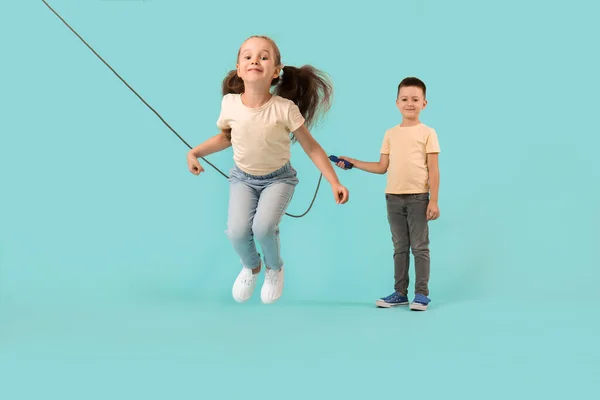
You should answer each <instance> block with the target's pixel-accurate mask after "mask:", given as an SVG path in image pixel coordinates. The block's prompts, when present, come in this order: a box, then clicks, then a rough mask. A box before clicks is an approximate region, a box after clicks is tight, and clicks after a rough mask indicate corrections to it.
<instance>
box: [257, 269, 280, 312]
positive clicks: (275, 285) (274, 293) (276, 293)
mask: <svg viewBox="0 0 600 400" xmlns="http://www.w3.org/2000/svg"><path fill="white" fill-rule="evenodd" d="M282 292H283V267H281V269H280V270H275V269H269V268H267V271H266V272H265V282H264V283H263V286H262V289H261V291H260V297H261V300H262V302H263V303H265V304H271V303H275V302H276V301H277V300H279V298H280V297H281V293H282Z"/></svg>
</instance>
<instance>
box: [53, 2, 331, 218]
mask: <svg viewBox="0 0 600 400" xmlns="http://www.w3.org/2000/svg"><path fill="white" fill-rule="evenodd" d="M42 2H43V3H44V4H45V5H46V6H47V7H48V8H49V9H50V11H52V12H53V13H54V14H55V15H56V16H57V17H58V18H59V19H60V20H61V21H62V22H63V23H64V24H65V25H66V26H67V28H69V29H70V30H71V32H73V33H74V34H75V35H76V36H77V37H78V38H79V39H80V40H81V41H82V42H83V44H85V45H86V46H87V47H88V48H89V49H90V50H91V51H92V53H94V54H95V55H96V57H98V58H99V59H100V61H102V62H103V63H104V64H105V65H106V66H107V67H108V68H109V69H110V70H111V71H112V72H113V73H114V74H115V75H116V76H117V78H119V79H120V80H121V82H123V83H124V84H125V86H127V87H128V88H129V90H131V91H132V92H133V93H134V94H135V95H136V96H137V97H138V98H139V99H140V100H141V101H142V103H144V104H145V105H146V107H148V108H149V109H150V110H151V111H152V112H153V113H154V114H156V116H157V117H158V118H159V119H160V120H161V121H162V123H163V124H165V125H166V127H167V128H169V129H170V130H171V132H173V133H174V134H175V135H176V136H177V137H178V138H179V140H181V141H182V142H183V143H184V144H185V145H186V146H187V147H188V148H189V149H190V150H191V149H192V146H190V145H189V144H188V143H187V142H186V141H185V140H184V139H183V138H182V137H181V136H180V135H179V134H178V133H177V132H176V131H175V129H173V128H172V127H171V125H169V124H168V123H167V121H165V119H164V118H163V117H162V116H161V115H160V114H159V113H158V112H156V110H155V109H154V108H152V106H150V104H148V103H147V102H146V100H144V99H143V98H142V96H140V95H139V94H138V93H137V92H136V91H135V90H134V89H133V88H132V87H131V86H130V85H129V84H128V83H127V82H126V81H125V79H123V78H121V76H120V75H119V74H118V73H117V71H115V70H114V69H113V67H111V66H110V64H108V63H107V62H106V61H104V59H103V58H102V57H101V56H100V55H99V54H98V53H97V52H96V50H94V49H93V48H92V46H90V45H89V44H87V42H86V41H85V40H84V39H83V38H82V37H81V36H80V35H79V33H77V32H76V31H75V29H73V28H71V26H70V25H69V24H68V23H67V21H65V20H64V18H63V17H61V16H60V15H59V14H58V13H57V12H56V11H55V10H54V9H53V8H52V7H50V5H49V4H48V3H47V2H46V0H42ZM200 158H201V159H202V160H203V161H204V162H206V163H207V164H208V165H210V166H211V167H213V168H214V169H215V170H216V171H217V172H219V173H220V174H221V175H223V176H224V177H225V178H227V179H229V176H227V174H225V173H224V172H223V171H221V170H220V169H219V168H217V167H216V166H215V165H214V164H213V163H211V162H210V161H208V160H207V159H206V158H204V157H200ZM322 179H323V174H321V175H320V176H319V182H318V183H317V188H316V189H315V195H314V196H313V198H312V201H311V202H310V205H309V206H308V209H307V210H306V211H305V212H304V213H302V214H300V215H294V214H289V213H285V215H287V216H288V217H292V218H301V217H304V216H305V215H306V214H308V212H309V211H310V209H311V208H312V206H313V204H314V202H315V199H316V198H317V193H318V192H319V187H320V186H321V180H322Z"/></svg>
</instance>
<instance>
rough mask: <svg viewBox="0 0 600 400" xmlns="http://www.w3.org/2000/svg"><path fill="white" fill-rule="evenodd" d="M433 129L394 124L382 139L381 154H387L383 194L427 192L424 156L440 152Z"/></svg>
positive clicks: (427, 174)
mask: <svg viewBox="0 0 600 400" xmlns="http://www.w3.org/2000/svg"><path fill="white" fill-rule="evenodd" d="M439 152H440V144H439V141H438V137H437V133H436V131H435V129H433V128H430V127H429V126H427V125H425V124H423V123H421V124H419V125H415V126H411V127H402V126H400V125H396V126H395V127H393V128H391V129H388V130H387V131H386V132H385V135H384V137H383V143H382V145H381V153H382V154H388V155H389V158H390V164H389V166H388V170H387V185H386V188H385V192H386V193H390V194H415V193H427V192H429V171H428V168H427V154H428V153H439Z"/></svg>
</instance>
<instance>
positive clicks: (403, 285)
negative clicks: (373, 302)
mask: <svg viewBox="0 0 600 400" xmlns="http://www.w3.org/2000/svg"><path fill="white" fill-rule="evenodd" d="M385 199H386V203H387V214H388V222H389V224H390V230H391V232H392V242H393V244H394V281H395V282H394V289H395V291H396V292H398V293H400V294H402V295H404V296H406V295H407V294H408V267H409V265H410V253H409V250H412V254H413V256H414V259H415V278H416V279H415V280H416V282H415V294H416V293H420V294H423V295H425V296H429V226H428V221H427V206H428V205H429V193H419V194H389V193H388V194H386V195H385Z"/></svg>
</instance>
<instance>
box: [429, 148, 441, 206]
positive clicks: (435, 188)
mask: <svg viewBox="0 0 600 400" xmlns="http://www.w3.org/2000/svg"><path fill="white" fill-rule="evenodd" d="M427 169H428V170H429V191H430V198H429V201H430V202H434V203H437V202H438V194H439V190H440V168H439V163H438V153H429V154H427Z"/></svg>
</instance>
